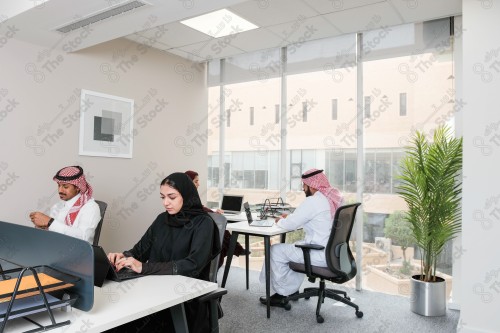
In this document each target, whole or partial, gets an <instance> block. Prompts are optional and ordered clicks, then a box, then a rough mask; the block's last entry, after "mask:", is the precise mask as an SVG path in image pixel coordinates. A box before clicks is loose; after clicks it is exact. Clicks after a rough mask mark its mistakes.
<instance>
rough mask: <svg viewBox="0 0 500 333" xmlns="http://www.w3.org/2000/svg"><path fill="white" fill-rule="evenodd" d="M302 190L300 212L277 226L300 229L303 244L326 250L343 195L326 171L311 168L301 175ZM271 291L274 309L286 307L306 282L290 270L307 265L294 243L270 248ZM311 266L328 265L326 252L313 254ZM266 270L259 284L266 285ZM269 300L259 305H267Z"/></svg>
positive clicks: (280, 221)
mask: <svg viewBox="0 0 500 333" xmlns="http://www.w3.org/2000/svg"><path fill="white" fill-rule="evenodd" d="M302 182H303V185H302V189H303V190H304V192H305V194H306V199H305V200H304V202H302V204H300V205H299V206H298V207H297V209H295V211H294V212H293V214H290V215H288V216H285V215H284V216H282V217H278V218H277V219H276V222H277V224H278V226H280V227H282V228H284V229H287V230H296V229H298V228H299V227H302V229H303V230H304V231H305V238H304V241H303V242H304V243H313V244H319V245H323V246H325V247H326V244H327V242H328V237H329V235H330V231H331V229H332V223H333V217H334V215H335V211H336V210H337V208H338V207H339V206H340V205H341V204H342V200H343V199H342V194H341V193H340V191H339V190H337V189H336V188H333V187H332V186H331V185H330V183H329V182H328V179H327V178H326V175H325V174H324V173H323V170H317V169H311V170H308V171H306V172H305V173H304V174H303V175H302ZM270 258H271V270H270V274H271V289H272V290H274V292H275V294H274V295H272V296H271V299H270V301H271V306H281V307H283V306H285V305H286V304H287V303H288V300H287V296H289V295H292V294H295V293H297V292H298V291H299V288H300V285H301V284H302V282H303V281H304V274H301V273H297V272H294V271H293V270H292V269H290V268H289V267H288V263H289V262H290V261H293V262H302V263H303V262H304V257H303V254H302V250H301V249H299V248H297V247H295V245H294V244H284V243H280V244H274V245H273V246H271V257H270ZM311 264H312V265H315V266H322V267H324V266H327V264H326V257H325V252H324V251H312V252H311ZM265 281H266V274H265V268H264V266H263V267H262V271H261V273H260V282H261V283H265ZM266 301H267V299H266V297H261V298H260V302H261V303H262V304H267V302H266Z"/></svg>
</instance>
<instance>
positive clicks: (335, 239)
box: [288, 203, 363, 323]
mask: <svg viewBox="0 0 500 333" xmlns="http://www.w3.org/2000/svg"><path fill="white" fill-rule="evenodd" d="M359 205H361V204H360V203H355V204H351V205H345V206H341V207H339V208H338V209H337V211H336V212H335V217H334V218H333V225H332V231H331V233H330V238H329V239H328V244H327V245H326V248H325V247H324V246H321V245H316V244H297V245H295V246H296V247H299V248H301V249H302V251H303V253H304V263H303V264H302V263H296V262H290V263H288V266H289V267H290V268H291V269H292V270H294V271H296V272H300V273H304V274H306V275H307V277H308V278H309V281H310V282H315V281H316V278H319V279H320V281H319V288H304V292H302V293H299V294H296V295H293V296H289V297H288V300H292V301H294V300H298V299H299V298H305V299H309V298H310V297H311V296H317V297H318V305H317V307H316V321H317V322H318V323H322V322H324V319H323V317H322V316H321V315H320V314H319V312H320V310H321V304H322V303H323V302H324V300H325V297H328V298H332V299H334V300H337V301H339V302H342V303H344V304H347V305H349V306H352V307H353V308H354V309H356V316H357V317H358V318H361V317H363V312H361V311H359V307H358V306H357V305H356V304H354V303H352V302H351V299H350V298H349V296H347V294H346V292H344V291H342V290H336V289H326V288H325V280H328V281H331V282H333V283H337V284H342V283H345V282H347V281H349V280H351V279H352V278H353V277H355V276H356V272H357V270H356V262H355V261H354V257H353V255H352V253H351V249H350V248H349V237H350V236H351V231H352V226H353V224H354V219H355V217H356V211H357V209H358V206H359ZM323 249H324V250H325V255H326V263H327V265H328V267H319V266H313V265H311V255H310V252H311V250H320V251H321V250H323ZM341 295H342V296H341Z"/></svg>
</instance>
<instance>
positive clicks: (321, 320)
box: [316, 315, 325, 324]
mask: <svg viewBox="0 0 500 333" xmlns="http://www.w3.org/2000/svg"><path fill="white" fill-rule="evenodd" d="M316 321H317V322H318V324H322V323H323V322H324V321H325V319H324V318H323V317H322V316H320V315H317V316H316Z"/></svg>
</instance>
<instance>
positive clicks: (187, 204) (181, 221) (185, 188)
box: [160, 172, 221, 260]
mask: <svg viewBox="0 0 500 333" xmlns="http://www.w3.org/2000/svg"><path fill="white" fill-rule="evenodd" d="M163 185H167V186H170V187H172V188H174V189H176V190H177V191H179V193H180V194H181V195H182V199H183V203H182V207H181V210H180V211H179V212H178V213H177V214H175V215H170V214H168V213H167V224H168V225H170V226H173V227H190V226H191V223H192V222H191V221H192V219H193V218H195V217H197V216H200V215H204V216H207V217H208V218H209V219H210V221H212V223H213V224H214V234H213V236H212V250H211V254H210V260H212V259H213V258H215V256H216V255H217V254H219V253H220V251H221V243H220V237H219V228H218V227H217V225H216V224H215V222H214V221H213V219H212V217H210V215H208V214H207V212H206V211H205V210H204V209H203V205H202V204H201V199H200V195H199V194H198V190H197V189H196V186H195V185H194V183H193V181H192V180H191V178H189V176H188V175H186V174H185V173H183V172H174V173H173V174H171V175H170V176H167V178H165V179H163V181H162V182H161V185H160V186H163Z"/></svg>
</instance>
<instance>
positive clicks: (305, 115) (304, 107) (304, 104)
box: [302, 102, 307, 123]
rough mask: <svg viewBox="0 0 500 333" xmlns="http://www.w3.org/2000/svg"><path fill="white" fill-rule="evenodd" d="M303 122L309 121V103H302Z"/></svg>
mask: <svg viewBox="0 0 500 333" xmlns="http://www.w3.org/2000/svg"><path fill="white" fill-rule="evenodd" d="M302 121H303V122H304V123H305V122H306V121H307V102H302Z"/></svg>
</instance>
